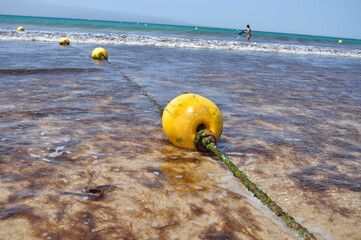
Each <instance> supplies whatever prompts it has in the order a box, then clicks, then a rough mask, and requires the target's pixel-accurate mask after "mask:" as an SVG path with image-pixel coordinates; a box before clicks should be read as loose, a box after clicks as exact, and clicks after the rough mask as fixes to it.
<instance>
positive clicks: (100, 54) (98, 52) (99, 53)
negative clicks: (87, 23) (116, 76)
mask: <svg viewBox="0 0 361 240" xmlns="http://www.w3.org/2000/svg"><path fill="white" fill-rule="evenodd" d="M92 58H93V59H98V60H102V59H104V60H108V52H107V51H106V50H105V49H104V48H101V47H97V48H95V49H94V50H93V52H92Z"/></svg>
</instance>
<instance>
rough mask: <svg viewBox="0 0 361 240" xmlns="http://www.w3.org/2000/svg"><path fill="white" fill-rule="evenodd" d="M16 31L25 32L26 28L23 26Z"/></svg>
mask: <svg viewBox="0 0 361 240" xmlns="http://www.w3.org/2000/svg"><path fill="white" fill-rule="evenodd" d="M16 30H18V31H25V28H24V27H22V26H20V27H18V28H17V29H16Z"/></svg>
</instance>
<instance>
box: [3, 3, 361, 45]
mask: <svg viewBox="0 0 361 240" xmlns="http://www.w3.org/2000/svg"><path fill="white" fill-rule="evenodd" d="M360 12H361V0H249V1H245V0H219V1H216V0H179V1H178V0H0V14H9V15H26V16H47V17H65V18H85V19H89V18H91V19H102V20H119V21H134V22H138V21H139V22H153V23H169V24H183V25H194V26H209V27H224V28H244V27H245V25H247V24H250V25H251V27H252V28H253V29H254V30H259V31H270V32H284V33H301V34H310V35H321V36H335V37H348V38H358V39H361V14H360Z"/></svg>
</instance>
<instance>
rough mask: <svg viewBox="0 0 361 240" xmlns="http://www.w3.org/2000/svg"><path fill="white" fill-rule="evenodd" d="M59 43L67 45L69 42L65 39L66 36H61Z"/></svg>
mask: <svg viewBox="0 0 361 240" xmlns="http://www.w3.org/2000/svg"><path fill="white" fill-rule="evenodd" d="M59 44H60V45H61V46H65V45H69V44H70V41H69V39H67V38H61V39H60V40H59Z"/></svg>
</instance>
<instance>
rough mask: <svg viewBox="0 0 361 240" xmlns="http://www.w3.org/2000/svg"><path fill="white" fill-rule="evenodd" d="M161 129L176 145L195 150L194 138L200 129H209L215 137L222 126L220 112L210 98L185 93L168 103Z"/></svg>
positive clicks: (218, 135)
mask: <svg viewBox="0 0 361 240" xmlns="http://www.w3.org/2000/svg"><path fill="white" fill-rule="evenodd" d="M162 126H163V131H164V133H165V134H166V135H167V137H168V138H169V140H170V141H171V142H172V143H173V144H174V145H175V146H178V147H181V148H187V149H193V150H196V147H195V146H194V142H193V141H194V138H195V137H196V135H197V133H198V132H199V131H200V130H203V129H208V130H211V131H212V132H213V133H214V135H215V137H216V139H217V140H218V138H219V137H220V136H221V134H222V128H223V119H222V114H221V112H220V111H219V109H218V107H217V106H216V105H215V104H214V103H213V102H212V101H210V100H208V99H207V98H205V97H202V96H200V95H197V94H194V93H185V94H182V95H179V96H178V97H176V98H174V99H173V100H172V101H171V102H169V103H168V105H167V107H166V108H165V109H164V111H163V116H162Z"/></svg>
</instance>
